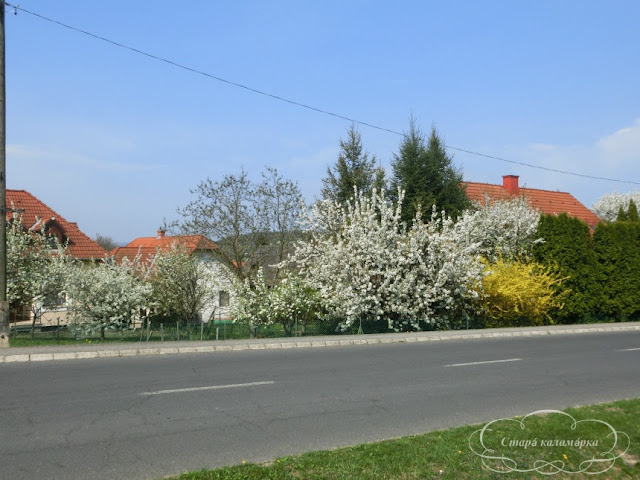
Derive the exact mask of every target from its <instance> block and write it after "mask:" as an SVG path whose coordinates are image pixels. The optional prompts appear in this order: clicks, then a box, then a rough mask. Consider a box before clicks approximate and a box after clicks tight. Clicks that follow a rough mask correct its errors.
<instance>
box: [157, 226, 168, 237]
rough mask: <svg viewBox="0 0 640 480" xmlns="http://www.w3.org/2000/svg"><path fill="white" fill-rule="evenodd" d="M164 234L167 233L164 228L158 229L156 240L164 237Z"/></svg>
mask: <svg viewBox="0 0 640 480" xmlns="http://www.w3.org/2000/svg"><path fill="white" fill-rule="evenodd" d="M165 233H167V231H166V230H165V229H164V228H159V229H158V238H162V237H164V234H165Z"/></svg>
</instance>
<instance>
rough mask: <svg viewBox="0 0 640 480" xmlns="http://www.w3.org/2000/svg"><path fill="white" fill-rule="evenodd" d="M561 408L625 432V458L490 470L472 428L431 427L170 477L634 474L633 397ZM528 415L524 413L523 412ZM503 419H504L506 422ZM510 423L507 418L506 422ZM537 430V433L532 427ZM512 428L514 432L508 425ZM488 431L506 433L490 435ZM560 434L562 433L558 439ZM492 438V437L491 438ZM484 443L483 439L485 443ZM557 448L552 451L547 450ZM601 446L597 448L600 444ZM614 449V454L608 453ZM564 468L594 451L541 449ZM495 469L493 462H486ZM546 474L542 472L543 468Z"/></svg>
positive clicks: (548, 425) (637, 414) (594, 434)
mask: <svg viewBox="0 0 640 480" xmlns="http://www.w3.org/2000/svg"><path fill="white" fill-rule="evenodd" d="M565 412H567V413H569V414H570V415H572V416H573V417H574V418H575V419H576V420H581V419H597V420H601V421H604V422H607V423H609V424H611V425H612V426H613V427H614V428H615V429H616V430H617V431H618V432H624V433H626V434H627V435H629V438H630V448H629V450H628V452H627V455H625V459H626V462H628V463H626V462H625V461H623V459H621V458H619V459H617V460H616V461H615V463H614V465H613V467H612V468H611V469H610V470H608V471H606V472H605V473H600V474H597V475H588V474H585V473H582V474H563V473H559V474H554V475H542V474H532V473H514V472H511V473H494V472H492V471H491V470H489V469H488V468H486V467H485V466H483V463H482V459H481V458H480V457H479V456H477V455H476V454H474V453H472V452H471V450H470V449H469V437H470V436H471V435H472V434H473V432H475V431H477V430H478V429H479V428H481V427H482V426H483V425H480V426H466V427H460V428H453V429H450V430H444V431H437V432H431V433H427V434H425V435H418V436H412V437H405V438H400V439H396V440H387V441H383V442H378V443H371V444H365V445H358V446H354V447H348V448H341V449H337V450H332V451H323V452H312V453H306V454H303V455H300V456H295V457H284V458H279V459H276V460H274V461H272V462H269V463H267V464H250V463H246V464H242V465H237V466H233V467H227V468H221V469H216V470H208V471H204V470H203V471H198V472H190V473H185V474H183V475H181V476H179V477H174V480H213V479H225V480H226V479H242V480H252V479H255V480H258V479H305V480H306V479H309V480H312V479H332V480H339V479H358V480H360V479H365V480H366V479H371V480H374V479H375V480H378V479H394V480H395V479H400V480H404V479H416V480H418V479H421V480H422V479H431V478H437V479H456V480H457V479H467V478H469V479H498V478H500V479H508V480H511V479H514V480H515V479H518V480H520V479H543V478H558V479H560V478H570V479H575V480H584V479H587V478H589V479H631V478H640V464H639V463H637V462H638V461H639V459H640V458H639V457H640V420H639V419H640V399H634V400H624V401H619V402H615V403H609V404H602V405H594V406H587V407H579V408H571V409H567V410H565ZM524 413H529V412H524ZM564 418H565V417H563V416H561V415H556V414H554V415H549V416H546V417H536V418H534V419H532V420H531V422H527V424H528V428H530V431H531V432H533V433H532V434H536V435H540V436H538V438H567V433H566V431H567V428H566V427H567V425H566V422H565V420H564ZM508 423H510V422H507V424H508ZM514 425H515V423H514ZM580 428H582V429H583V430H582V431H581V435H582V436H581V437H580V438H587V436H591V438H592V439H602V444H604V441H605V435H603V430H602V428H601V425H598V424H595V423H594V422H590V423H587V424H580ZM536 429H537V430H536ZM516 430H520V429H519V428H516ZM495 433H496V435H502V434H510V435H511V434H514V433H516V432H515V431H513V432H498V431H496V432H495ZM563 436H564V437H563ZM496 438H497V437H496ZM485 445H486V443H485ZM554 448H555V449H558V450H557V451H552V450H553V449H554ZM601 448H602V447H600V449H601ZM616 452H617V453H616V454H619V453H621V451H620V450H616ZM540 454H541V450H540V449H531V448H529V449H519V450H518V451H515V450H513V455H511V454H510V456H512V457H513V458H514V459H516V460H517V462H518V465H519V468H524V465H528V464H531V463H532V462H533V461H535V460H536V459H539V458H540ZM553 455H555V456H556V457H553ZM563 455H564V456H566V459H565V463H566V465H567V466H566V467H565V468H566V469H575V468H576V467H577V465H579V463H580V461H581V460H582V459H584V458H585V457H590V456H591V455H596V456H597V455H598V448H594V447H590V448H583V449H580V448H570V447H546V448H545V452H544V457H545V458H546V459H552V458H558V456H560V458H564V457H563ZM494 466H497V465H494ZM547 473H549V470H547Z"/></svg>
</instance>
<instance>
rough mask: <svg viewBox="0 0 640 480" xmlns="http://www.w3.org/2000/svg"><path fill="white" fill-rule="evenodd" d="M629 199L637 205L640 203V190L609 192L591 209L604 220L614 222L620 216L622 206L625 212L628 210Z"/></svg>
mask: <svg viewBox="0 0 640 480" xmlns="http://www.w3.org/2000/svg"><path fill="white" fill-rule="evenodd" d="M629 200H633V202H634V203H635V204H636V206H637V205H640V192H638V191H637V190H636V191H633V192H627V193H618V192H613V193H607V194H605V195H603V196H602V197H600V198H599V199H598V200H597V201H596V203H594V204H593V205H592V206H591V210H593V212H594V213H595V214H596V215H598V217H600V218H601V219H602V220H605V221H607V222H614V221H615V220H616V218H617V217H618V212H619V211H620V208H622V209H623V210H624V211H625V212H626V211H627V209H628V208H629Z"/></svg>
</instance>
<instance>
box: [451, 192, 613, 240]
mask: <svg viewBox="0 0 640 480" xmlns="http://www.w3.org/2000/svg"><path fill="white" fill-rule="evenodd" d="M462 184H463V185H464V186H465V187H466V192H467V197H469V199H470V200H473V201H479V202H482V201H484V197H485V196H488V197H489V198H490V199H492V200H495V199H506V198H509V197H511V196H513V195H512V194H510V193H509V191H508V190H507V189H506V188H505V187H504V186H502V185H493V184H489V183H476V182H462ZM518 194H519V195H523V196H524V197H525V198H526V199H527V203H528V204H529V205H530V206H531V207H532V208H535V209H536V210H538V211H540V212H542V213H547V214H551V215H558V214H560V213H566V214H567V215H569V216H571V217H575V218H579V219H580V220H582V221H583V222H585V223H586V224H587V225H589V227H590V228H591V229H595V228H596V226H597V225H598V223H600V222H601V220H600V218H598V216H597V215H596V214H595V213H593V212H592V211H591V210H589V209H588V208H587V207H585V206H584V205H583V204H581V203H580V202H579V201H578V200H577V199H576V198H575V197H574V196H573V195H571V194H570V193H567V192H554V191H551V190H539V189H536V188H522V187H520V188H519V192H518Z"/></svg>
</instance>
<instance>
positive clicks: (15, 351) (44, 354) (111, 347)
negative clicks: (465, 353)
mask: <svg viewBox="0 0 640 480" xmlns="http://www.w3.org/2000/svg"><path fill="white" fill-rule="evenodd" d="M609 332H640V322H628V323H616V324H593V325H591V326H584V325H580V326H577V325H554V326H546V327H521V328H504V329H493V330H452V331H433V332H417V333H386V334H385V333H382V334H369V335H348V336H342V337H336V336H326V337H306V339H305V340H301V339H300V338H299V337H298V338H280V339H249V340H226V341H213V340H209V341H200V342H196V341H194V342H175V343H178V345H175V343H174V344H172V342H163V343H160V342H153V344H149V343H138V344H133V345H132V344H115V343H114V344H102V345H61V346H49V347H17V348H6V349H2V350H0V363H18V362H48V361H66V360H82V359H91V358H108V357H134V356H155V355H184V354H196V353H197V354H201V353H219V352H241V351H252V350H278V349H286V348H296V349H297V348H331V347H334V348H335V347H341V346H350V345H381V344H390V343H416V342H419V343H425V342H427V343H428V342H443V341H453V340H478V339H492V338H495V339H500V338H515V337H540V336H544V335H556V336H557V335H579V334H594V333H609Z"/></svg>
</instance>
